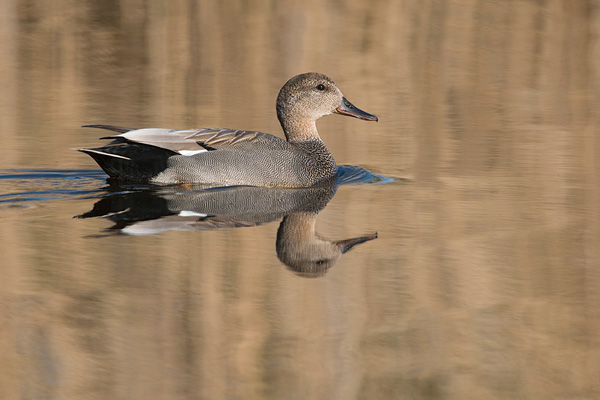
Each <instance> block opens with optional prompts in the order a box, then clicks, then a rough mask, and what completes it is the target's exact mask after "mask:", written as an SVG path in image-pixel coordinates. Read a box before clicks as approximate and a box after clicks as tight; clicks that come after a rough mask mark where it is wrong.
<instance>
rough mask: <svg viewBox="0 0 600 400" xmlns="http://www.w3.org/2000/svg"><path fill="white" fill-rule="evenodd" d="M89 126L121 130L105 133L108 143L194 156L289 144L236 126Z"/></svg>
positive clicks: (281, 146) (279, 147) (271, 147)
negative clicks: (220, 151) (139, 145)
mask: <svg viewBox="0 0 600 400" xmlns="http://www.w3.org/2000/svg"><path fill="white" fill-rule="evenodd" d="M90 127H94V128H103V129H109V130H112V131H116V132H122V133H121V134H119V135H111V136H105V137H103V138H102V139H113V141H112V142H111V143H109V145H117V144H122V143H139V144H145V145H148V146H153V147H158V148H161V149H165V150H170V151H172V152H173V153H176V154H181V155H184V156H191V155H194V154H198V153H201V152H204V151H213V150H230V151H257V150H258V149H260V148H263V146H266V148H270V149H283V148H287V147H288V146H289V144H288V143H287V142H286V141H285V140H283V139H281V138H278V137H277V136H273V135H269V134H268V133H262V132H255V131H243V130H234V129H213V128H203V129H184V130H174V129H160V128H149V129H129V128H122V127H115V126H110V125H92V126H90Z"/></svg>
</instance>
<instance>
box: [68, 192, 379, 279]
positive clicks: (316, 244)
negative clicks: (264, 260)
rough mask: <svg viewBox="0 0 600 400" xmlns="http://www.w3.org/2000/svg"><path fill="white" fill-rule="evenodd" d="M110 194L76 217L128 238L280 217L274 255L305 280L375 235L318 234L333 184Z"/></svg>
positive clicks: (254, 223)
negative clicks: (101, 222)
mask: <svg viewBox="0 0 600 400" xmlns="http://www.w3.org/2000/svg"><path fill="white" fill-rule="evenodd" d="M110 190H111V193H110V194H109V195H107V196H106V197H103V198H102V199H100V200H99V201H97V202H96V203H95V204H94V207H93V209H92V210H91V211H89V212H87V213H84V214H82V215H78V216H76V217H77V218H92V217H103V218H107V219H109V220H111V221H113V222H114V223H115V224H114V225H113V226H112V227H110V228H108V230H109V231H113V232H118V233H123V234H128V235H149V234H156V233H160V232H165V231H173V230H178V231H184V230H185V231H187V230H214V229H223V228H240V227H251V226H257V225H262V224H265V223H268V222H272V221H276V220H279V219H281V224H280V225H279V229H278V232H277V241H276V250H277V256H278V258H279V260H281V262H283V263H284V264H285V265H286V266H287V267H288V268H289V269H291V270H292V271H294V272H296V273H298V274H299V275H301V276H305V277H318V276H322V275H324V274H325V272H326V271H327V270H328V269H329V268H331V267H332V266H333V265H335V263H336V262H337V261H338V260H339V259H340V257H341V256H342V254H344V253H346V252H347V251H349V250H350V249H352V248H353V247H354V246H356V245H358V244H360V243H364V242H367V241H369V240H373V239H375V238H377V234H376V233H374V234H368V235H365V236H360V237H355V238H350V239H344V240H329V239H326V238H323V237H321V236H319V235H318V234H317V233H316V230H315V225H316V221H317V216H318V214H319V212H320V211H321V210H323V209H324V208H325V206H326V205H327V203H328V202H329V201H330V200H331V199H332V198H333V196H334V195H335V192H336V190H337V184H336V183H335V182H332V183H328V184H325V185H323V186H319V187H310V188H298V189H290V188H265V187H249V186H237V187H225V188H206V187H198V186H195V187H191V186H173V187H158V188H157V187H152V188H147V187H146V188H139V187H138V188H136V187H129V188H123V187H119V186H114V185H113V186H111V188H110Z"/></svg>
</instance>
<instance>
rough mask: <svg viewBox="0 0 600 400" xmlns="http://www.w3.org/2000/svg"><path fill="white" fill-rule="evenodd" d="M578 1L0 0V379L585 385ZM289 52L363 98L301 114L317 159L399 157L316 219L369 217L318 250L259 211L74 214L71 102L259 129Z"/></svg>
mask: <svg viewBox="0 0 600 400" xmlns="http://www.w3.org/2000/svg"><path fill="white" fill-rule="evenodd" d="M599 10H600V8H599V7H598V5H597V4H596V2H594V1H584V0H580V1H568V0H562V1H561V0H549V1H525V0H521V1H519V0H501V1H486V0H448V1H437V0H431V1H417V0H403V1H383V0H373V1H370V2H362V1H357V0H348V1H344V2H340V1H326V2H319V1H312V0H308V1H305V2H302V3H299V2H294V1H287V0H284V1H260V0H257V1H239V2H220V1H202V2H196V1H184V0H175V1H169V2H163V1H155V0H111V1H102V2H98V1H91V0H80V1H67V0H55V1H52V2H50V1H33V0H18V1H17V0H3V1H1V2H0V43H2V45H0V87H1V88H2V90H0V131H1V132H2V133H1V134H2V156H1V157H0V169H2V171H1V172H2V174H0V178H1V179H0V221H1V222H0V254H1V258H2V259H1V261H0V277H1V278H0V358H1V360H2V362H1V366H0V398H1V399H7V400H8V399H400V398H406V399H573V398H576V399H590V400H591V399H597V398H600V383H599V382H600V379H598V378H599V376H600V362H599V361H600V334H599V332H600V311H599V310H600V307H599V305H600V265H599V260H600V243H599V240H598V237H599V234H600V201H599V199H600V178H599V177H600V163H599V162H598V159H599V156H600V141H599V140H598V135H599V134H600V131H599V130H600V116H599V111H598V110H599V105H600V103H599V101H598V100H599V99H598V97H599V93H600V44H599V37H600V36H599V35H600V11H599ZM308 71H318V72H322V73H325V74H327V75H329V76H330V77H331V78H333V79H334V80H335V81H336V83H337V84H338V85H339V87H340V88H341V89H342V91H343V92H344V94H345V95H347V96H348V98H349V99H351V100H352V102H353V103H354V104H355V105H356V106H357V107H360V108H362V109H365V110H368V111H369V112H372V113H374V114H377V115H378V116H379V117H380V121H379V123H377V124H361V123H359V122H357V121H356V120H353V119H350V118H340V117H337V116H331V117H327V118H324V119H322V120H320V121H319V123H318V127H319V131H320V133H321V136H322V138H323V140H324V141H325V143H326V144H327V145H328V147H329V148H330V150H331V152H332V153H333V155H334V156H335V158H336V160H337V161H338V163H339V164H351V165H355V166H360V167H363V168H366V169H368V170H370V171H372V172H373V173H378V174H383V175H385V176H390V177H397V178H404V179H406V180H396V181H393V182H389V183H384V184H357V185H346V186H343V187H340V188H339V189H338V190H337V193H336V194H335V197H333V198H332V199H331V200H330V201H329V203H328V204H327V205H326V207H325V208H324V209H323V210H322V211H321V212H320V213H319V217H318V221H317V222H316V232H317V233H318V234H319V235H322V237H323V238H328V240H334V239H335V240H338V239H344V238H351V237H359V236H362V235H366V234H374V233H375V232H378V235H379V237H378V239H377V240H371V241H369V242H368V243H364V244H361V245H360V246H357V247H356V248H355V249H353V250H352V252H349V253H348V254H345V255H344V256H343V257H342V258H341V259H340V260H338V261H337V264H336V265H335V267H334V268H331V269H329V270H328V271H327V273H326V274H323V275H322V276H319V277H317V278H315V279H306V278H304V277H302V276H300V275H299V274H296V273H294V272H292V271H290V270H289V269H286V268H285V267H283V266H282V264H281V262H280V261H279V259H278V258H277V254H276V246H275V243H276V241H277V229H278V225H279V223H278V222H274V223H266V224H261V225H259V226H253V227H246V228H242V229H222V230H216V231H167V232H162V233H160V234H155V235H144V236H135V235H123V234H121V235H103V234H102V232H103V230H104V229H106V228H109V227H110V226H111V222H110V221H108V220H106V219H101V218H96V219H73V218H72V217H73V216H74V215H81V214H84V213H86V212H88V211H89V210H90V209H92V207H93V206H94V203H96V201H98V199H99V197H103V196H105V195H106V189H105V187H106V185H105V183H104V181H103V180H104V175H103V174H102V173H101V172H98V168H97V166H96V164H95V163H94V162H93V161H92V160H91V159H90V158H89V157H87V156H85V155H82V154H81V153H77V152H75V151H72V148H82V147H83V148H85V147H93V146H95V145H97V144H98V140H97V137H98V136H100V135H99V134H98V132H96V131H93V130H90V129H84V128H80V126H81V125H84V124H102V123H104V124H113V125H122V126H131V127H138V128H142V127H163V128H180V129H183V128H201V127H223V128H237V129H247V130H258V131H264V132H270V133H273V134H278V135H281V130H280V127H279V124H278V121H277V118H276V116H275V98H276V96H277V93H278V91H279V89H280V87H281V86H282V85H283V84H284V83H285V82H286V81H287V79H289V78H290V77H291V76H293V75H295V74H298V73H302V72H308ZM42 169H43V170H42ZM26 171H33V172H26ZM53 171H54V172H53Z"/></svg>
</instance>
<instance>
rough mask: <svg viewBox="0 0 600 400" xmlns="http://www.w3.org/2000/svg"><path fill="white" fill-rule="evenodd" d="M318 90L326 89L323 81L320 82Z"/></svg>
mask: <svg viewBox="0 0 600 400" xmlns="http://www.w3.org/2000/svg"><path fill="white" fill-rule="evenodd" d="M317 90H325V85H323V84H322V83H319V84H318V85H317Z"/></svg>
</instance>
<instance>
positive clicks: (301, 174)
mask: <svg viewBox="0 0 600 400" xmlns="http://www.w3.org/2000/svg"><path fill="white" fill-rule="evenodd" d="M332 113H339V114H344V115H350V116H354V117H356V118H361V119H367V120H377V117H375V116H373V115H370V114H368V113H365V112H364V111H361V110H358V109H357V108H355V107H354V106H353V105H352V104H351V103H349V102H348V101H347V100H346V99H345V98H344V97H343V95H342V93H341V91H340V90H339V89H338V88H337V86H336V85H335V83H334V82H333V81H332V80H331V79H330V78H328V77H326V76H325V75H322V74H317V73H308V74H302V75H298V76H295V77H293V78H292V79H290V80H289V81H288V82H287V83H286V84H285V85H284V86H283V88H282V89H281V91H280V92H279V96H278V98H277V117H278V118H279V121H280V122H281V126H282V128H283V130H284V133H285V136H286V139H287V140H283V139H281V138H278V137H276V136H273V135H270V134H267V133H262V132H253V131H241V130H232V129H208V128H205V129H190V130H180V131H177V130H168V129H137V130H134V129H131V130H129V129H128V128H123V127H112V126H107V125H93V127H96V128H103V129H109V130H113V131H116V132H119V133H120V134H119V135H113V136H109V137H106V138H110V139H113V141H112V142H111V143H109V144H108V145H106V146H103V147H100V148H95V149H80V151H83V152H85V153H87V154H89V155H90V156H92V157H93V158H94V159H95V160H96V162H98V164H99V165H100V166H101V167H102V169H104V171H106V173H107V174H108V175H109V176H111V177H113V178H116V179H119V180H122V181H128V182H141V183H157V184H174V183H214V184H219V185H251V186H281V187H303V186H313V185H316V184H319V183H320V182H322V181H324V180H327V179H328V178H331V177H332V176H334V175H335V174H336V171H337V168H336V164H335V160H334V158H333V156H332V155H331V153H330V152H329V150H328V149H327V146H326V145H325V143H323V141H322V140H321V138H320V137H319V134H318V132H317V128H316V124H315V122H316V120H317V119H319V118H321V117H322V116H325V115H329V114H332Z"/></svg>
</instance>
